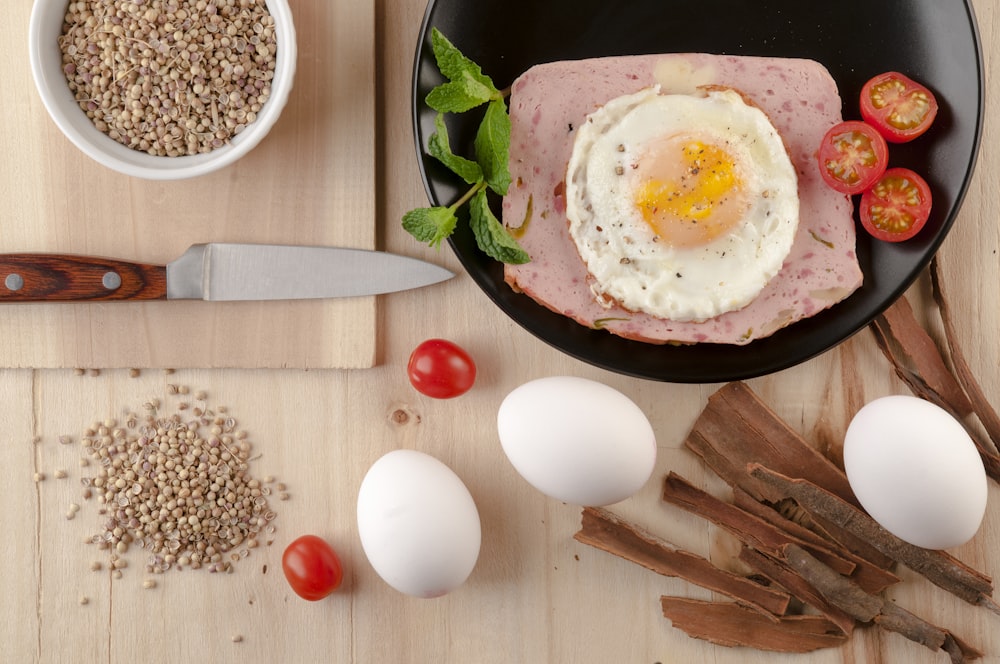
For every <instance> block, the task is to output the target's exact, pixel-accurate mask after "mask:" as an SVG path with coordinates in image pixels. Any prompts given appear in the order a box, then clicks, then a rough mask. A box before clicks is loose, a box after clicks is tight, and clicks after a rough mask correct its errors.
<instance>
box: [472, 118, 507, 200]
mask: <svg viewBox="0 0 1000 664" xmlns="http://www.w3.org/2000/svg"><path fill="white" fill-rule="evenodd" d="M474 146H475V149H476V161H477V162H479V165H480V166H481V167H482V169H483V177H485V178H486V183H487V184H488V185H489V186H490V189H492V190H493V191H495V192H496V193H498V194H500V195H501V196H504V195H506V193H507V188H508V187H510V169H509V167H508V164H507V162H508V159H509V157H510V116H509V115H507V104H506V103H504V100H503V99H494V100H493V101H491V102H490V105H489V106H487V107H486V115H484V116H483V121H482V122H481V123H480V125H479V130H478V131H477V132H476V140H475V144H474Z"/></svg>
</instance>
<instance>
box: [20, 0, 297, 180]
mask: <svg viewBox="0 0 1000 664" xmlns="http://www.w3.org/2000/svg"><path fill="white" fill-rule="evenodd" d="M264 2H265V4H266V6H267V9H268V12H269V13H270V14H271V16H272V17H273V18H274V24H275V29H276V31H277V41H278V44H279V48H278V52H277V54H276V57H275V71H274V79H273V84H272V87H271V95H270V97H269V98H268V99H267V101H266V102H265V103H264V106H263V107H262V108H261V111H260V113H258V115H257V118H256V120H254V122H253V123H251V124H250V125H248V126H247V128H246V129H245V130H244V131H242V132H240V133H239V135H237V136H236V137H234V138H233V139H232V141H231V142H230V143H229V144H227V145H225V146H223V147H221V148H217V149H215V150H212V151H211V152H208V153H204V154H197V155H184V156H179V157H161V156H157V155H150V154H147V153H144V152H141V151H139V150H135V149H133V148H129V147H127V146H125V145H122V144H121V143H119V142H117V141H115V140H114V139H113V138H111V137H110V136H108V135H106V134H104V133H103V132H101V131H100V130H99V129H97V127H96V126H95V125H94V124H93V122H92V121H91V120H90V118H88V117H87V116H86V115H85V114H84V113H83V112H82V110H80V107H79V105H78V104H77V102H76V100H75V99H73V96H72V93H71V92H70V90H69V86H68V85H67V84H66V79H65V76H64V75H63V73H62V71H61V67H60V66H59V65H60V64H61V61H62V56H61V53H60V51H59V47H58V44H57V43H56V39H55V38H53V39H52V41H51V43H50V44H46V41H47V40H48V39H49V36H50V35H52V30H51V27H52V24H53V23H57V22H58V25H60V26H61V24H62V17H63V16H64V15H65V13H66V7H67V4H68V3H67V0H35V2H34V4H33V6H32V8H31V15H30V18H29V22H28V53H29V62H30V66H31V74H32V78H33V80H34V83H35V89H36V90H37V91H38V94H39V96H40V97H41V100H42V105H43V106H45V109H46V111H47V112H48V115H49V117H50V118H51V119H52V121H53V122H54V123H55V124H56V126H57V127H58V128H59V130H60V131H61V132H62V134H63V135H64V136H65V137H66V138H67V139H69V141H70V142H71V143H72V144H73V145H75V146H76V147H77V148H78V149H79V150H80V151H81V152H83V153H84V154H86V155H87V156H88V157H90V158H91V159H93V160H94V161H96V162H98V163H99V164H101V165H103V166H105V167H107V168H110V169H112V170H114V171H117V172H119V173H122V174H124V175H129V176H133V177H138V178H143V179H147V180H182V179H188V178H193V177H197V176H200V175H205V174H207V173H211V172H214V171H217V170H219V169H222V168H224V167H226V166H229V165H231V164H232V163H234V162H236V161H237V160H238V159H240V158H241V157H243V156H244V155H246V154H247V153H248V152H250V151H251V150H252V149H253V148H254V147H256V146H257V145H258V144H259V143H260V141H261V140H263V138H264V137H265V136H266V135H267V134H268V132H269V131H270V129H271V127H272V126H273V125H274V124H275V123H276V122H277V120H278V117H279V116H280V115H281V112H282V110H283V109H284V107H285V106H286V104H287V103H288V98H289V96H290V94H291V91H292V87H293V85H294V78H295V70H296V59H297V45H296V40H295V24H294V20H293V15H292V11H291V8H290V7H289V5H288V2H287V0H264ZM58 34H61V30H60V33H57V34H56V37H58ZM53 63H55V66H54V65H53ZM71 109H74V110H71Z"/></svg>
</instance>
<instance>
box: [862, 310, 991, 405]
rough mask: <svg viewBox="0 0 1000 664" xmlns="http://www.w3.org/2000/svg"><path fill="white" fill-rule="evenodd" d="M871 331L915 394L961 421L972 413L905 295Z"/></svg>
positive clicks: (877, 318) (873, 325) (877, 317)
mask: <svg viewBox="0 0 1000 664" xmlns="http://www.w3.org/2000/svg"><path fill="white" fill-rule="evenodd" d="M872 329H873V331H874V332H875V337H876V341H878V343H879V347H880V348H881V349H882V352H883V353H885V354H886V356H887V357H888V359H889V360H890V362H891V363H892V365H893V368H894V369H895V371H896V375H898V376H899V377H900V378H901V379H902V380H903V381H904V382H905V383H906V384H907V385H909V386H910V389H912V390H913V391H914V393H916V394H918V395H919V396H921V397H923V398H925V399H927V400H928V401H932V402H934V403H937V404H938V405H939V406H941V407H942V408H945V409H947V410H949V411H951V412H952V413H953V414H954V415H956V416H957V417H958V418H959V419H962V418H964V417H965V416H966V415H968V414H969V413H971V412H972V410H973V408H972V402H970V401H969V398H968V397H967V396H966V395H965V391H964V390H963V389H962V386H961V385H960V384H959V382H958V380H956V379H955V376H953V375H952V373H951V371H949V369H948V367H947V365H946V364H945V361H944V358H943V357H942V356H941V352H940V351H939V350H938V347H937V344H935V343H934V340H933V339H931V337H930V335H929V334H927V331H926V330H924V328H923V326H921V325H920V323H919V322H917V319H916V317H915V316H914V314H913V308H912V307H911V306H910V302H909V300H907V299H906V296H905V295H904V296H903V297H900V298H899V299H897V300H896V301H895V302H894V303H893V304H892V306H890V307H889V308H888V309H886V310H885V311H884V312H883V313H882V314H880V315H879V316H876V318H875V320H874V321H872ZM893 342H895V345H894V344H893ZM907 364H909V365H910V366H912V367H913V369H910V368H909V367H908V366H907Z"/></svg>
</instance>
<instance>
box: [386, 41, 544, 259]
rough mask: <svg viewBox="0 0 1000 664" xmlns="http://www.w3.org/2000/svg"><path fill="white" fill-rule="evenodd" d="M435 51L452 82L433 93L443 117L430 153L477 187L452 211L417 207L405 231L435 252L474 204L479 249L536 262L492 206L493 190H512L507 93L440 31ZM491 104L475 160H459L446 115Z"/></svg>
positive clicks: (439, 117)
mask: <svg viewBox="0 0 1000 664" xmlns="http://www.w3.org/2000/svg"><path fill="white" fill-rule="evenodd" d="M431 48H432V49H433V51H434V58H435V60H436V61H437V66H438V70H440V72H441V74H442V75H443V76H444V77H445V78H446V79H448V80H447V82H445V83H442V84H441V85H438V86H437V87H435V88H434V89H433V90H431V91H430V93H428V95H427V97H426V99H425V101H426V103H427V105H428V106H429V107H430V108H432V109H434V110H435V111H437V112H438V115H437V117H436V118H435V120H434V133H433V134H431V136H430V138H429V139H428V142H427V151H428V153H429V154H430V155H431V156H432V157H434V158H435V159H437V160H438V161H440V162H441V163H442V164H444V165H445V167H447V168H448V170H450V171H452V172H453V173H455V174H456V175H458V176H459V177H460V178H462V180H464V181H465V182H466V183H467V184H469V185H471V188H470V189H469V190H468V191H467V192H466V193H465V194H464V195H463V196H462V197H461V198H459V199H458V200H457V201H455V202H454V203H453V204H451V205H449V206H438V207H428V208H417V209H415V210H410V211H409V212H407V213H406V214H405V215H403V228H404V229H405V230H406V231H407V232H408V233H410V235H412V236H413V237H415V238H416V239H417V240H420V241H421V242H425V243H427V244H429V245H431V246H433V247H437V246H440V244H441V241H442V240H445V239H446V238H448V236H450V235H451V234H452V233H453V232H454V230H455V227H456V226H457V225H458V217H457V211H458V210H459V208H461V207H462V206H463V205H465V204H467V203H468V204H469V225H470V227H471V229H472V232H473V235H474V236H475V238H476V244H477V246H478V247H479V248H480V249H481V250H482V251H483V252H484V253H486V255H488V256H489V257H491V258H493V259H495V260H498V261H502V262H504V263H518V264H519V263H527V262H528V261H530V260H531V258H530V256H528V254H527V252H525V251H524V249H522V248H521V246H520V245H519V244H518V243H517V241H516V240H515V239H514V238H513V237H512V236H511V234H510V233H509V232H507V229H506V228H504V226H503V224H502V223H501V222H500V221H499V220H498V219H497V218H496V216H495V215H494V214H493V212H492V210H491V209H490V206H489V200H488V198H487V190H490V191H493V192H494V193H496V194H498V195H500V196H503V195H505V194H506V193H507V189H508V188H509V187H510V182H511V177H510V169H509V167H508V159H509V157H510V115H509V114H508V112H507V102H506V100H505V99H504V95H503V93H501V92H500V91H499V90H497V87H496V85H494V84H493V80H492V79H491V78H490V77H489V76H487V75H486V74H484V73H483V71H482V68H480V66H479V65H477V64H476V63H475V62H473V61H472V60H470V59H469V58H467V57H465V55H463V54H462V52H461V51H459V50H458V49H457V48H456V47H455V45H454V44H452V43H451V42H450V41H448V39H447V38H446V37H445V36H444V35H443V34H442V33H441V32H440V31H439V30H438V29H437V28H434V29H432V30H431ZM484 104H485V105H486V112H485V113H484V115H483V119H482V120H481V121H480V124H479V128H478V130H477V131H476V137H475V141H474V143H473V149H474V152H475V154H474V157H475V159H474V160H473V159H467V158H465V157H462V156H459V155H456V154H455V153H454V152H453V151H452V148H451V141H450V139H449V137H448V129H447V127H446V126H445V121H444V118H445V114H447V113H465V112H466V111H470V110H472V109H474V108H478V107H480V106H482V105H484Z"/></svg>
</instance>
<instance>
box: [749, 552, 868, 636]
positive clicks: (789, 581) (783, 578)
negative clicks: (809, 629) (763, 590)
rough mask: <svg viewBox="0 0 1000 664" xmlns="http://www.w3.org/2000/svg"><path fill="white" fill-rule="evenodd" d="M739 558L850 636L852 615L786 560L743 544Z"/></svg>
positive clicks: (852, 624) (852, 626)
mask: <svg viewBox="0 0 1000 664" xmlns="http://www.w3.org/2000/svg"><path fill="white" fill-rule="evenodd" d="M740 560H742V561H743V562H745V563H746V564H747V565H749V566H750V567H752V568H753V569H754V570H756V571H757V572H758V573H759V574H763V575H764V576H765V577H767V578H768V579H770V580H771V581H773V582H774V583H776V584H778V585H780V586H781V587H783V588H787V589H788V592H790V593H791V594H792V596H793V597H795V598H796V599H798V600H800V601H802V602H804V603H805V604H808V605H809V606H811V607H813V608H814V609H817V610H818V611H819V612H820V613H822V614H823V615H824V616H826V617H827V619H829V620H830V622H832V623H833V624H835V625H836V626H837V627H839V628H840V630H841V631H843V632H844V634H847V635H848V636H850V635H851V634H852V633H853V631H854V625H855V622H856V621H855V619H854V617H853V616H850V615H848V614H847V613H846V612H845V611H843V610H842V609H840V608H838V607H836V606H833V605H832V604H830V603H829V602H828V601H827V600H826V598H825V597H823V596H822V595H821V594H819V593H818V592H817V591H816V589H815V588H813V587H812V586H811V585H810V584H809V582H808V581H806V580H805V579H804V578H802V575H800V574H799V573H798V572H796V571H795V570H793V569H792V568H791V567H790V566H789V565H788V563H787V562H785V561H783V560H778V559H777V558H772V557H770V556H766V555H764V554H763V553H761V552H760V551H755V550H754V549H751V548H750V547H748V546H744V547H743V548H742V549H741V550H740Z"/></svg>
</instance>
